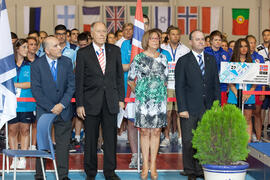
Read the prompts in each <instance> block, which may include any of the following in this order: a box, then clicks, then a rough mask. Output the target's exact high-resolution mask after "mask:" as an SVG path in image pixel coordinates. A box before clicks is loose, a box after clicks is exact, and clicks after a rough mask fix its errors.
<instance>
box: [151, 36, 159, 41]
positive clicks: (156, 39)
mask: <svg viewBox="0 0 270 180" xmlns="http://www.w3.org/2000/svg"><path fill="white" fill-rule="evenodd" d="M149 40H151V41H154V40H155V41H159V40H160V38H152V37H151V38H149Z"/></svg>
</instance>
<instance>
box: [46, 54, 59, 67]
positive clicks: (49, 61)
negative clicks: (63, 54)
mask: <svg viewBox="0 0 270 180" xmlns="http://www.w3.org/2000/svg"><path fill="white" fill-rule="evenodd" d="M46 58H47V61H48V63H49V65H50V66H51V64H52V61H56V63H57V59H51V58H49V57H48V56H47V54H46Z"/></svg>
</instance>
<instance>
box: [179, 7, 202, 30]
mask: <svg viewBox="0 0 270 180" xmlns="http://www.w3.org/2000/svg"><path fill="white" fill-rule="evenodd" d="M177 12H178V15H177V24H178V28H179V29H180V31H181V34H189V33H190V32H192V31H193V30H195V29H197V24H198V7H196V6H179V7H178V8H177Z"/></svg>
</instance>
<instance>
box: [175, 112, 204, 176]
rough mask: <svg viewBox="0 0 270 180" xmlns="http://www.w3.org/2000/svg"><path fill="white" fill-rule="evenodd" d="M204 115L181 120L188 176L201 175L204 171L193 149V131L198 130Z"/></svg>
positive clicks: (185, 165) (185, 169)
mask: <svg viewBox="0 0 270 180" xmlns="http://www.w3.org/2000/svg"><path fill="white" fill-rule="evenodd" d="M202 115H203V113H201V114H199V115H194V116H192V115H189V118H188V119H187V118H180V122H181V133H182V144H183V148H182V151H183V165H184V172H185V173H186V174H189V175H191V174H193V175H201V174H203V170H202V167H201V165H200V164H199V161H198V160H197V159H195V158H194V157H193V155H194V154H195V153H196V150H195V149H193V148H192V142H191V141H192V138H193V134H192V129H196V128H197V125H198V122H199V121H200V120H201V118H202Z"/></svg>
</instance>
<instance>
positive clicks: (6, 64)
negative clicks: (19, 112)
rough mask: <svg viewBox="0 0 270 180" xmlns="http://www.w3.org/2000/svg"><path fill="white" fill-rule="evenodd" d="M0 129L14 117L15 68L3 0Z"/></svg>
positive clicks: (0, 42) (0, 8) (15, 102)
mask: <svg viewBox="0 0 270 180" xmlns="http://www.w3.org/2000/svg"><path fill="white" fill-rule="evenodd" d="M0 27H1V28H0V49H1V50H0V83H1V84H0V129H1V128H2V127H3V125H4V124H5V123H6V122H7V121H9V120H11V119H13V118H15V117H16V108H17V100H16V95H15V88H14V82H13V77H15V76H16V67H15V60H14V53H13V46H12V41H11V35H10V27H9V21H8V12H7V8H6V3H5V0H1V3H0Z"/></svg>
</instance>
